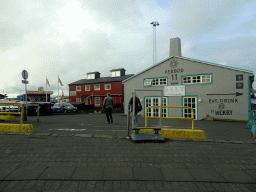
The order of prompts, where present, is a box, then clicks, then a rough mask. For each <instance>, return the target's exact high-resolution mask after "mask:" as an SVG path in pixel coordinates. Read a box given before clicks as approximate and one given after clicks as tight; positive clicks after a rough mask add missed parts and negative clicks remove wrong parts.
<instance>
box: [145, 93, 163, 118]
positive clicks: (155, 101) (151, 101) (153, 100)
mask: <svg viewBox="0 0 256 192" xmlns="http://www.w3.org/2000/svg"><path fill="white" fill-rule="evenodd" d="M160 99H161V97H146V99H145V105H146V106H145V113H146V109H147V107H149V106H159V105H160ZM166 104H167V98H166V97H163V102H162V106H166ZM147 115H148V116H149V117H160V108H159V107H154V108H149V109H148V114H147ZM162 117H167V108H162Z"/></svg>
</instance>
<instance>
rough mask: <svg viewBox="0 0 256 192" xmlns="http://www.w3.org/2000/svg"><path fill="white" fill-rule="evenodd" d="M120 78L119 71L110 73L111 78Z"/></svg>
mask: <svg viewBox="0 0 256 192" xmlns="http://www.w3.org/2000/svg"><path fill="white" fill-rule="evenodd" d="M119 76H121V72H120V71H112V72H111V77H119Z"/></svg>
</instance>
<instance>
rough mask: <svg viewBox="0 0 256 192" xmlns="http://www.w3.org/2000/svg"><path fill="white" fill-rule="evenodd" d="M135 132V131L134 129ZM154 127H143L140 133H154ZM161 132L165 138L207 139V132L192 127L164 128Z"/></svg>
mask: <svg viewBox="0 0 256 192" xmlns="http://www.w3.org/2000/svg"><path fill="white" fill-rule="evenodd" d="M133 132H135V131H133ZM154 132H155V131H154V130H153V129H141V130H139V133H154ZM159 133H160V134H161V135H162V136H163V137H164V138H188V139H206V133H205V132H204V131H202V130H192V129H166V128H163V129H161V130H160V131H159Z"/></svg>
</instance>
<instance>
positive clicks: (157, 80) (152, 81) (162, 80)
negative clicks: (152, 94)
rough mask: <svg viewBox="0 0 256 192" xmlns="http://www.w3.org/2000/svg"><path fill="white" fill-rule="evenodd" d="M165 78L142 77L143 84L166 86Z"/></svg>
mask: <svg viewBox="0 0 256 192" xmlns="http://www.w3.org/2000/svg"><path fill="white" fill-rule="evenodd" d="M166 85H167V78H152V79H144V86H166Z"/></svg>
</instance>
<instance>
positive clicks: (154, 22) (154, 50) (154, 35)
mask: <svg viewBox="0 0 256 192" xmlns="http://www.w3.org/2000/svg"><path fill="white" fill-rule="evenodd" d="M150 24H152V25H153V65H154V64H156V62H157V59H156V26H158V25H159V23H158V22H157V21H153V22H151V23H150Z"/></svg>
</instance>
